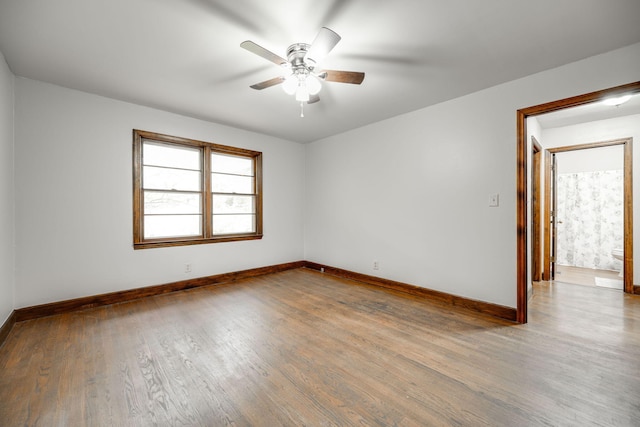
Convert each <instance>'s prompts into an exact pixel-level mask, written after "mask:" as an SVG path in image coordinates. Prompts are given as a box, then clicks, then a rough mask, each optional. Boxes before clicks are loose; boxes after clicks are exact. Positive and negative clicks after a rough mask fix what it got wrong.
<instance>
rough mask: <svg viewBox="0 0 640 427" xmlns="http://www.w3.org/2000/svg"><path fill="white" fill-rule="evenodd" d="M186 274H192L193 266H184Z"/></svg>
mask: <svg viewBox="0 0 640 427" xmlns="http://www.w3.org/2000/svg"><path fill="white" fill-rule="evenodd" d="M184 272H185V273H191V264H185V265H184Z"/></svg>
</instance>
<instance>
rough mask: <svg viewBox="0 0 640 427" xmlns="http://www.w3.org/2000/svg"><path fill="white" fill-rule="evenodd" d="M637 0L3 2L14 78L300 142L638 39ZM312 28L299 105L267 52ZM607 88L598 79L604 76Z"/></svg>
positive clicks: (1, 34) (4, 46)
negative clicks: (315, 77)
mask: <svg viewBox="0 0 640 427" xmlns="http://www.w3.org/2000/svg"><path fill="white" fill-rule="evenodd" d="M639 17H640V1H638V0H607V1H604V0H535V1H533V0H530V1H528V2H525V1H517V0H483V1H478V0H446V1H444V0H396V1H393V2H391V1H386V0H331V1H318V0H290V1H284V0H282V1H281V0H272V1H268V2H267V1H259V0H234V1H223V0H58V1H51V0H28V1H27V0H20V1H19V0H0V51H1V52H2V53H3V54H4V56H5V58H6V60H7V63H8V64H9V67H10V68H11V70H12V71H13V72H14V73H15V74H16V75H18V76H23V77H28V78H32V79H37V80H41V81H45V82H51V83H54V84H58V85H61V86H65V87H69V88H73V89H79V90H82V91H86V92H91V93H95V94H99V95H104V96H107V97H111V98H116V99H120V100H124V101H129V102H134V103H136V104H141V105H147V106H150V107H155V108H160V109H163V110H168V111H172V112H176V113H180V114H184V115H187V116H191V117H196V118H202V119H205V120H210V121H213V122H218V123H222V124H227V125H231V126H235V127H239V128H243V129H248V130H252V131H256V132H261V133H264V134H268V135H274V136H277V137H282V138H286V139H288V140H292V141H298V142H309V141H315V140H317V139H320V138H323V137H326V136H330V135H333V134H337V133H340V132H344V131H346V130H349V129H353V128H356V127H360V126H363V125H366V124H368V123H372V122H376V121H379V120H383V119H386V118H389V117H393V116H396V115H399V114H402V113H405V112H408V111H412V110H416V109H418V108H422V107H425V106H429V105H432V104H435V103H438V102H442V101H444V100H447V99H452V98H455V97H458V96H461V95H464V94H467V93H471V92H474V91H477V90H480V89H483V88H487V87H490V86H493V85H496V84H499V83H502V82H505V81H509V80H513V79H516V78H520V77H524V76H526V75H530V74H533V73H536V72H539V71H542V70H546V69H550V68H554V67H558V66H560V65H563V64H566V63H569V62H573V61H576V60H579V59H583V58H586V57H589V56H593V55H596V54H599V53H602V52H606V51H609V50H612V49H616V48H619V47H623V46H627V45H630V44H633V43H636V42H640V25H638V18H639ZM321 26H327V27H329V28H331V29H333V30H334V31H336V32H337V33H338V34H340V35H341V36H342V41H341V42H340V43H339V44H338V45H337V46H336V48H335V49H334V50H333V51H332V52H331V54H330V55H329V57H328V58H327V60H326V61H325V64H324V65H325V67H326V68H329V69H338V70H348V71H364V72H366V78H365V80H364V82H363V84H362V85H361V86H357V85H349V84H341V83H335V82H327V83H325V84H324V87H323V90H322V92H321V93H320V97H321V101H320V102H319V103H317V104H313V105H308V106H306V107H305V117H304V118H300V117H299V105H298V104H297V103H296V102H295V101H294V99H293V97H291V96H287V95H286V94H285V93H284V92H283V91H282V90H281V89H280V88H279V87H272V88H268V89H265V90H263V91H256V90H253V89H250V88H249V85H251V84H253V83H256V82H259V81H263V80H266V79H269V78H271V77H275V76H278V75H280V74H281V70H280V69H279V68H278V67H277V66H276V65H274V64H272V63H270V62H268V61H266V60H264V59H262V58H260V57H258V56H256V55H253V54H251V53H249V52H247V51H246V50H244V49H241V48H240V47H239V45H240V43H241V42H242V41H244V40H252V41H254V42H256V43H258V44H259V45H261V46H263V47H265V48H267V49H269V50H271V51H273V52H275V53H277V54H279V55H281V56H286V53H285V50H286V48H287V47H288V46H289V45H290V44H292V43H295V42H307V43H310V42H311V41H312V40H313V38H314V37H315V35H316V33H317V32H318V30H319V29H320V27H321ZM603 89H604V88H603Z"/></svg>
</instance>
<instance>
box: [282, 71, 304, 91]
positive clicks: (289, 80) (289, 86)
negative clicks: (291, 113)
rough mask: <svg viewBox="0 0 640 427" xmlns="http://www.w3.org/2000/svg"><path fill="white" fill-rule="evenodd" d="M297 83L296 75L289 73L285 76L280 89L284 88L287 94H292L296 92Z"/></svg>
mask: <svg viewBox="0 0 640 427" xmlns="http://www.w3.org/2000/svg"><path fill="white" fill-rule="evenodd" d="M299 83H300V81H299V80H298V76H296V75H295V74H293V73H291V74H289V75H288V76H287V77H285V79H284V82H282V90H284V91H285V93H286V94H287V95H293V94H294V93H296V90H297V89H298V84H299Z"/></svg>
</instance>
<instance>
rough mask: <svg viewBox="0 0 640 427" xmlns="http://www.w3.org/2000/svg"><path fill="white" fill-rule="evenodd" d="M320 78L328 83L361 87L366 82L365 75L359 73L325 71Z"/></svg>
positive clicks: (319, 75)
mask: <svg viewBox="0 0 640 427" xmlns="http://www.w3.org/2000/svg"><path fill="white" fill-rule="evenodd" d="M318 77H319V78H321V79H322V80H325V81H328V82H338V83H351V84H354V85H359V84H360V83H362V81H363V80H364V73H360V72H357V71H337V70H323V71H322V72H321V73H320V74H318Z"/></svg>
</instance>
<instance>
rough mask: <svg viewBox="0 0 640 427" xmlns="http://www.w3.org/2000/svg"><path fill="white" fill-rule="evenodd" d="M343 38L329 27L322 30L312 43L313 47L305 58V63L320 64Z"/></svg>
mask: <svg viewBox="0 0 640 427" xmlns="http://www.w3.org/2000/svg"><path fill="white" fill-rule="evenodd" d="M340 39H341V37H340V36H339V35H338V34H337V33H336V32H335V31H333V30H330V29H329V28H327V27H322V28H320V31H319V32H318V35H317V36H316V38H315V39H314V40H313V43H311V47H310V48H309V50H308V51H307V55H306V56H305V57H304V59H305V61H309V60H310V61H313V62H314V63H315V64H319V63H320V62H322V60H323V59H324V58H325V56H327V54H328V53H329V52H331V50H332V49H333V48H334V47H335V46H336V45H337V44H338V42H339V41H340Z"/></svg>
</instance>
